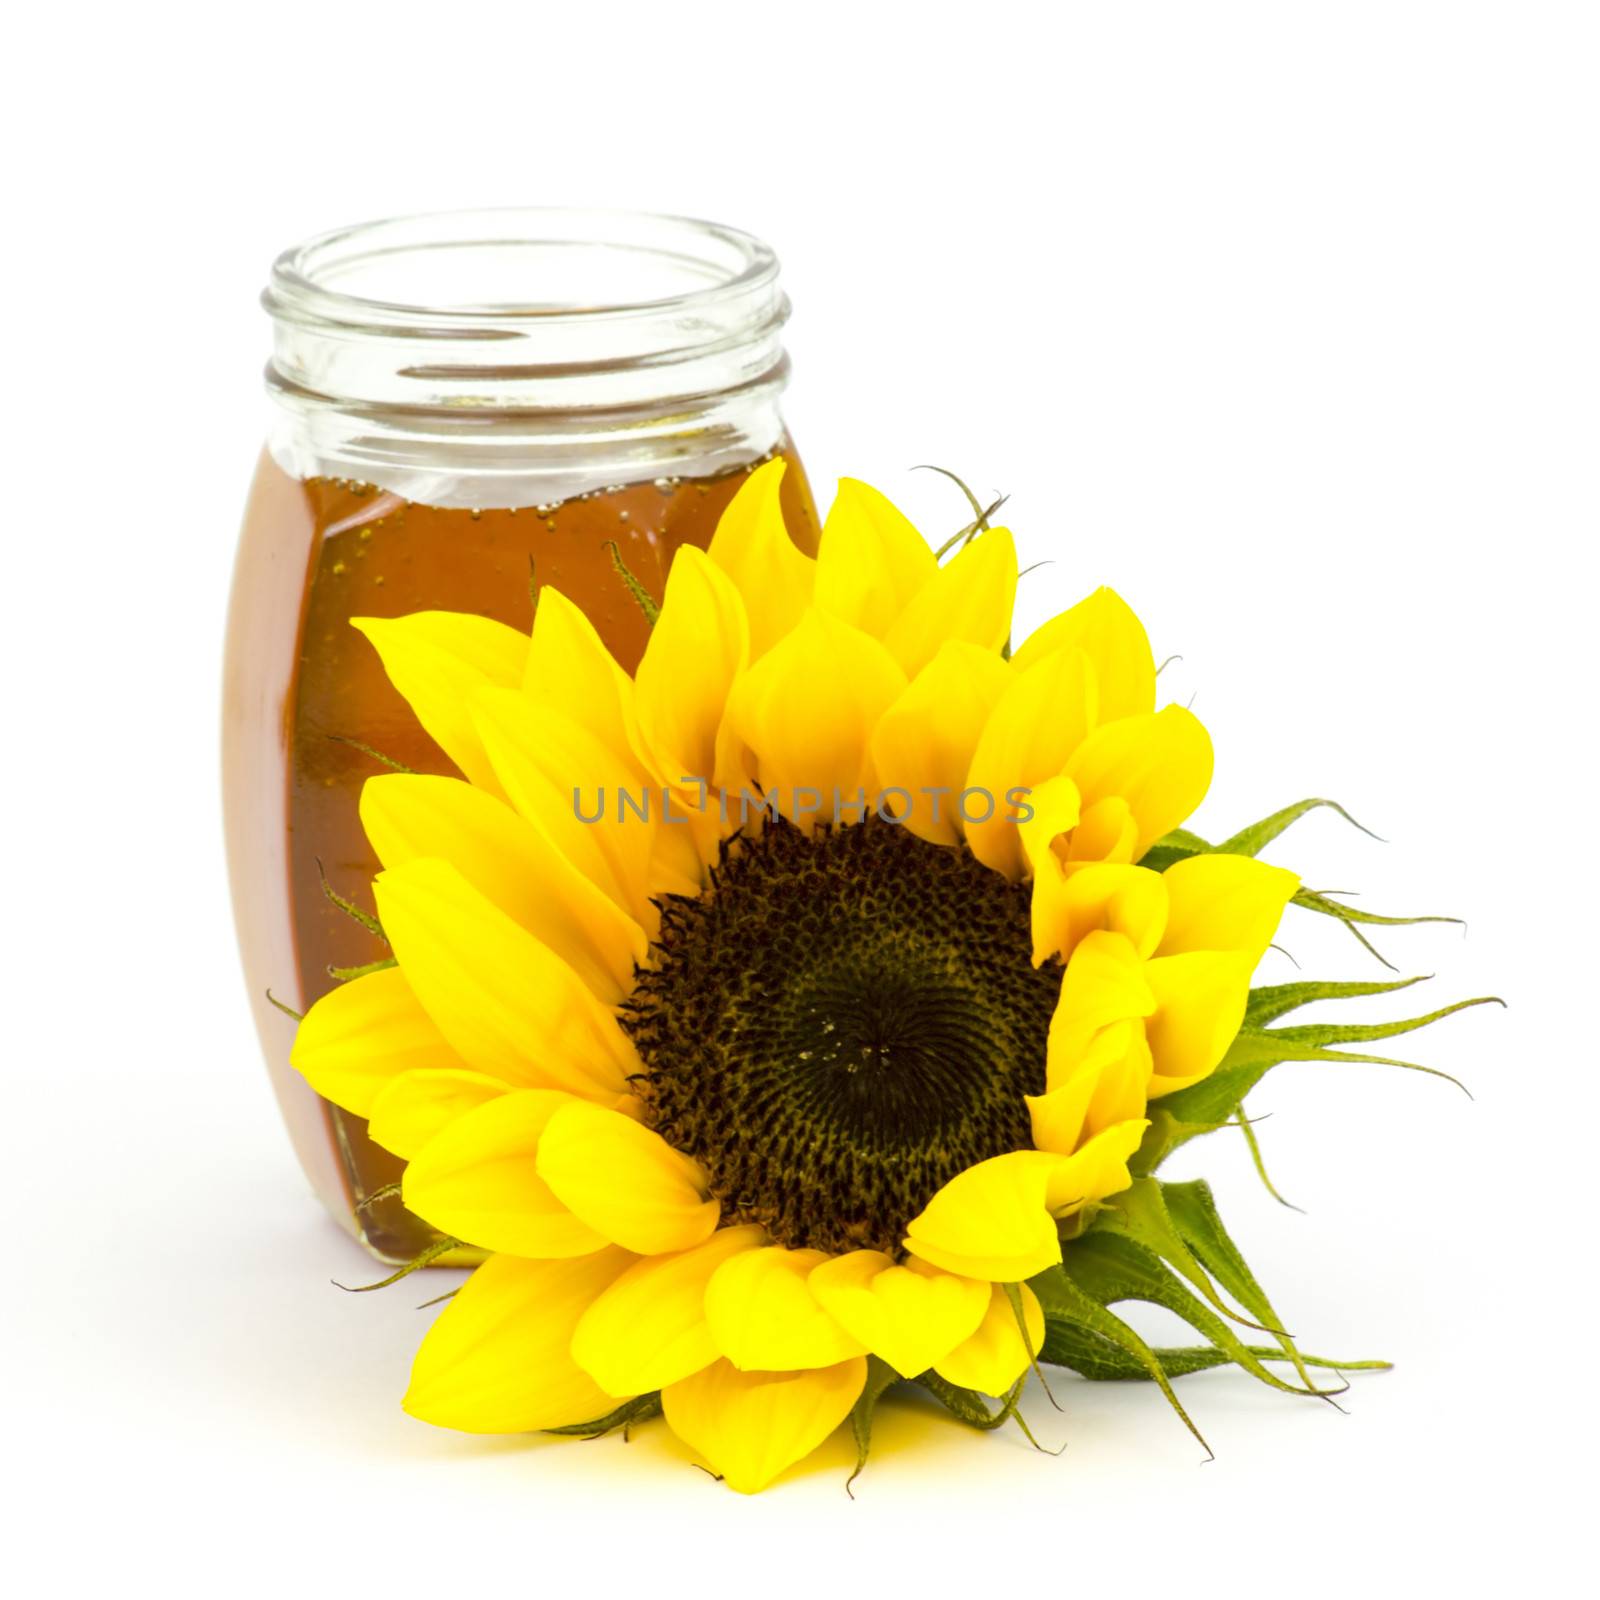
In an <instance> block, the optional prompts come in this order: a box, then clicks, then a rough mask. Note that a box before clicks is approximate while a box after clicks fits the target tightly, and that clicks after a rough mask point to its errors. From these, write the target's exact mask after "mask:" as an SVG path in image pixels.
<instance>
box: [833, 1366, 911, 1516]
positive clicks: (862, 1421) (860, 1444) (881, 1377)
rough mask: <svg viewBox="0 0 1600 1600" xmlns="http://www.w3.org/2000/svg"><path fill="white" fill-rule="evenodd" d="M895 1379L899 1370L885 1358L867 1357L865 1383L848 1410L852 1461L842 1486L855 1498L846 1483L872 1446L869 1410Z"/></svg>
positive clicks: (862, 1464)
mask: <svg viewBox="0 0 1600 1600" xmlns="http://www.w3.org/2000/svg"><path fill="white" fill-rule="evenodd" d="M899 1381H900V1374H899V1373H898V1372H896V1371H895V1370H894V1368H893V1367H891V1366H890V1365H889V1363H888V1362H887V1361H885V1360H883V1359H882V1358H881V1357H879V1356H871V1355H869V1356H868V1357H867V1382H866V1386H865V1387H864V1388H863V1389H862V1391H861V1394H860V1397H859V1398H858V1399H857V1401H856V1403H855V1405H854V1406H853V1407H852V1408H851V1410H850V1432H851V1433H852V1434H853V1435H854V1436H855V1441H856V1464H855V1467H854V1469H853V1470H852V1471H851V1473H850V1476H849V1477H848V1478H846V1479H845V1480H844V1489H845V1493H846V1494H848V1495H849V1496H850V1498H851V1499H852V1500H854V1499H855V1491H854V1490H853V1489H852V1488H851V1487H850V1486H851V1484H853V1483H854V1482H855V1481H856V1479H857V1478H859V1477H860V1476H861V1469H862V1468H863V1467H865V1466H866V1464H867V1453H868V1452H869V1451H870V1450H871V1448H872V1418H873V1414H874V1413H875V1412H876V1411H877V1409H878V1402H879V1400H881V1399H882V1398H883V1394H884V1391H885V1390H886V1389H888V1388H890V1387H891V1386H892V1385H894V1384H896V1383H898V1382H899Z"/></svg>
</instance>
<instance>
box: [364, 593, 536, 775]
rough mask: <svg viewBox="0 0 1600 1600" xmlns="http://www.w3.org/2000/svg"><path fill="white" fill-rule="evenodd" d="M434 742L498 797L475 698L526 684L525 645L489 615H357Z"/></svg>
mask: <svg viewBox="0 0 1600 1600" xmlns="http://www.w3.org/2000/svg"><path fill="white" fill-rule="evenodd" d="M350 625H351V626H352V627H353V628H359V629H360V630H361V632H362V633H364V634H365V635H366V636H367V638H368V639H369V640H370V641H371V643H372V646H373V648H374V649H375V650H376V651H377V652H378V656H379V658H380V659H381V660H382V662H383V670H384V671H385V672H386V673H387V674H388V677H389V681H390V683H392V684H393V685H394V686H395V688H396V689H398V690H399V691H400V693H401V694H402V695H403V696H404V697H405V699H406V701H407V703H408V704H409V705H410V707H411V709H412V711H413V713H415V715H416V719H417V721H418V722H420V723H421V724H422V726H423V727H424V728H425V729H426V730H427V732H428V734H429V735H430V736H431V737H432V739H433V741H434V743H435V744H437V745H438V746H439V748H440V749H441V750H443V751H444V753H445V754H446V755H447V756H449V758H450V759H451V760H452V761H453V762H455V764H456V765H457V766H458V767H459V768H460V769H461V770H462V772H464V773H465V774H466V775H467V777H468V778H470V779H471V780H472V782H474V783H476V784H478V785H479V786H480V787H482V788H486V789H489V790H491V791H492V792H494V793H496V794H498V793H499V792H500V790H499V785H498V783H497V782H496V781H495V775H494V771H493V769H492V768H491V767H490V765H489V761H488V758H487V757H486V756H485V754H484V750H483V741H482V740H481V739H480V738H479V737H478V732H477V729H476V728H475V727H474V726H473V722H472V714H471V710H470V707H471V703H472V697H473V695H474V694H475V693H476V692H477V691H478V690H479V689H483V688H488V687H491V686H497V687H500V688H509V687H511V686H512V685H514V684H518V683H520V682H521V681H522V670H523V667H524V666H525V665H526V663H527V659H528V640H527V636H526V635H525V634H521V633H518V632H517V630H516V629H515V628H508V627H507V626H506V625H505V624H504V623H503V622H495V621H493V620H492V619H491V618H489V617H476V616H471V615H468V614H466V613H463V612H455V611H416V612H413V613H412V614H411V615H410V616H406V617H354V618H352V619H351V624H350Z"/></svg>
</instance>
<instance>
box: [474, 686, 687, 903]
mask: <svg viewBox="0 0 1600 1600" xmlns="http://www.w3.org/2000/svg"><path fill="white" fill-rule="evenodd" d="M473 704H474V715H475V717H476V726H477V728H478V730H479V732H480V733H481V734H482V736H483V742H484V748H485V749H486V750H487V751H488V752H489V757H490V759H491V760H492V761H493V762H494V769H495V772H496V773H497V774H498V776H499V778H500V781H501V782H502V783H503V784H504V785H505V791H506V794H507V795H508V796H509V798H510V800H511V803H512V805H514V806H515V807H516V808H517V810H518V811H520V812H521V813H522V815H523V816H525V817H527V818H528V819H529V820H530V821H532V822H535V823H537V824H538V825H539V826H541V827H543V828H545V829H546V830H547V831H548V832H549V833H550V835H551V837H552V838H553V839H554V840H555V842H556V844H557V846H558V847H559V848H560V850H561V851H562V853H563V854H565V855H566V856H568V857H569V858H570V859H571V860H572V862H573V864H574V865H576V866H577V867H579V868H580V870H582V871H584V872H585V873H587V874H588V875H589V876H590V877H592V878H594V880H595V881H596V882H597V883H599V885H600V886H601V888H603V889H605V890H606V891H607V892H608V893H610V894H611V896H612V898H613V899H615V900H616V901H617V903H618V904H619V905H620V906H621V907H622V908H623V910H624V911H627V912H629V913H630V914H631V915H632V916H633V917H634V919H635V920H636V921H638V922H640V923H641V924H642V923H644V922H645V914H644V913H645V907H646V906H647V904H648V900H649V878H650V858H651V855H652V854H653V852H654V849H655V843H656V819H657V817H658V815H659V806H660V801H661V795H660V791H659V790H656V789H654V788H653V787H652V786H651V784H650V783H649V781H648V779H647V778H645V777H644V776H642V774H641V769H640V767H639V766H638V764H637V762H635V761H634V760H633V758H632V757H631V756H628V757H624V756H621V755H619V754H618V753H617V752H616V751H615V750H613V749H612V748H611V747H610V746H609V745H608V744H607V743H606V742H605V741H604V740H603V739H601V738H599V737H597V736H596V735H595V734H593V733H591V732H590V731H589V729H588V728H586V727H584V726H583V725H582V724H581V723H580V722H577V721H575V720H574V719H573V718H571V717H569V716H567V715H566V714H565V713H563V712H560V711H556V710H554V709H553V708H551V707H549V706H541V705H537V704H535V703H534V702H533V701H531V700H529V699H528V697H527V696H526V695H524V694H522V693H520V692H516V693H514V692H512V691H509V690H503V689H488V690H485V691H483V692H482V693H481V694H479V695H478V696H477V698H476V700H475V701H474V703H473ZM624 797H627V798H626V800H625V798H624ZM641 813H643V814H641ZM597 856H598V858H599V860H600V861H601V862H603V866H602V867H600V868H598V869H597V868H596V857H597Z"/></svg>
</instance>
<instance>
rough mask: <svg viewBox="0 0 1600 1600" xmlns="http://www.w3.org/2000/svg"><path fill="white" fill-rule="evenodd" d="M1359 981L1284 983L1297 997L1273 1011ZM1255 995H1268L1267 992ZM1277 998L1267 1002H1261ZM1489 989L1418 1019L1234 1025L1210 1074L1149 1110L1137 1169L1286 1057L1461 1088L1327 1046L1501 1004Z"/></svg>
mask: <svg viewBox="0 0 1600 1600" xmlns="http://www.w3.org/2000/svg"><path fill="white" fill-rule="evenodd" d="M1416 981H1417V980H1416V979H1407V980H1405V981H1404V982H1401V983H1397V984H1389V985H1376V986H1374V987H1376V988H1377V990H1378V992H1380V993H1381V992H1383V990H1385V989H1393V988H1405V987H1406V986H1407V985H1408V984H1409V983H1414V982H1416ZM1364 987H1366V986H1363V985H1360V984H1353V985H1343V984H1284V985H1282V986H1280V988H1281V991H1297V992H1298V993H1299V994H1300V995H1301V996H1303V998H1299V999H1295V998H1293V997H1292V996H1290V997H1287V998H1286V999H1285V1000H1284V1003H1283V1004H1282V1005H1281V1007H1280V1009H1279V1010H1278V1011H1276V1012H1274V1013H1273V1014H1274V1015H1282V1014H1283V1012H1285V1011H1289V1010H1292V1009H1293V1008H1294V1006H1296V1005H1304V1004H1308V1003H1309V1002H1310V1001H1312V1000H1317V999H1332V998H1337V997H1338V996H1339V995H1340V994H1341V993H1352V994H1353V993H1356V992H1359V991H1360V990H1362V989H1363V988H1364ZM1258 993H1260V994H1262V995H1266V996H1270V995H1273V993H1274V991H1272V990H1261V991H1258ZM1275 1003H1277V1002H1276V1001H1275V1000H1273V1001H1268V1002H1267V1005H1268V1006H1269V1007H1270V1006H1271V1005H1272V1004H1275ZM1504 1004H1505V1002H1504V1001H1503V1000H1501V999H1499V998H1498V997H1497V996H1495V995H1479V996H1477V997H1476V998H1474V999H1471V1000H1457V1001H1456V1002H1455V1004H1454V1005H1448V1006H1440V1007H1439V1008H1438V1009H1437V1010H1436V1011H1429V1012H1426V1013H1424V1014H1423V1015H1422V1016H1418V1017H1401V1018H1398V1019H1397V1020H1395V1021H1393V1022H1367V1023H1342V1022H1310V1023H1303V1024H1296V1025H1295V1026H1292V1027H1288V1028H1261V1027H1251V1026H1248V1025H1247V1026H1245V1027H1243V1028H1241V1029H1240V1030H1239V1033H1238V1034H1237V1036H1236V1037H1235V1038H1234V1041H1233V1043H1232V1044H1231V1045H1229V1046H1228V1053H1227V1054H1226V1055H1225V1056H1223V1058H1222V1061H1221V1062H1220V1063H1219V1065H1218V1066H1217V1069H1216V1071H1215V1072H1213V1073H1211V1074H1210V1075H1209V1076H1208V1077H1205V1078H1202V1079H1201V1080H1200V1081H1199V1082H1198V1083H1192V1084H1190V1085H1189V1087H1188V1088H1187V1089H1179V1090H1178V1091H1177V1093H1175V1094H1169V1095H1163V1096H1162V1097H1161V1099H1160V1100H1159V1101H1157V1102H1156V1103H1155V1105H1154V1106H1153V1107H1152V1108H1151V1109H1152V1116H1151V1127H1150V1130H1149V1131H1148V1132H1147V1133H1146V1135H1145V1142H1144V1144H1143V1145H1141V1146H1140V1150H1139V1154H1138V1156H1137V1157H1136V1170H1138V1171H1140V1172H1152V1171H1154V1170H1155V1167H1156V1166H1157V1165H1159V1163H1160V1162H1161V1161H1163V1160H1165V1159H1166V1157H1167V1156H1169V1155H1170V1154H1171V1153H1172V1152H1173V1151H1174V1150H1175V1149H1177V1147H1178V1146H1179V1145H1180V1144H1183V1143H1185V1142H1186V1141H1187V1140H1188V1139H1192V1138H1194V1137H1196V1135H1198V1134H1201V1133H1208V1132H1212V1131H1214V1130H1215V1129H1217V1128H1220V1127H1222V1126H1224V1125H1225V1124H1226V1123H1227V1122H1229V1121H1230V1120H1231V1119H1232V1118H1233V1117H1234V1116H1235V1115H1237V1114H1238V1111H1239V1106H1240V1104H1241V1102H1242V1101H1243V1100H1244V1097H1245V1096H1246V1095H1247V1094H1249V1092H1250V1091H1251V1090H1252V1089H1253V1088H1255V1086H1256V1085H1257V1084H1258V1083H1259V1082H1260V1081H1261V1080H1262V1078H1264V1077H1265V1076H1266V1075H1267V1073H1268V1072H1269V1071H1270V1070H1271V1069H1272V1068H1273V1067H1275V1066H1278V1065H1279V1064H1281V1063H1282V1062H1285V1061H1319V1062H1341V1063H1348V1062H1358V1063H1369V1064H1372V1065H1376V1066H1385V1067H1404V1068H1405V1069H1406V1070H1407V1071H1408V1072H1425V1073H1427V1074H1428V1075H1429V1076H1430V1077H1434V1078H1443V1079H1444V1080H1445V1081H1446V1082H1447V1083H1453V1084H1455V1085H1456V1087H1457V1088H1458V1089H1461V1090H1462V1092H1463V1093H1467V1090H1466V1089H1465V1087H1464V1085H1462V1084H1461V1082H1460V1081H1459V1080H1458V1079H1456V1078H1454V1077H1452V1076H1451V1075H1450V1074H1449V1073H1448V1072H1442V1071H1440V1069H1439V1068H1438V1067H1428V1066H1424V1065H1422V1064H1421V1063H1420V1062H1417V1061H1401V1060H1399V1059H1397V1058H1396V1057H1394V1056H1378V1055H1370V1054H1367V1053H1365V1052H1359V1051H1354V1050H1330V1049H1328V1048H1327V1046H1329V1045H1330V1044H1360V1043H1370V1042H1371V1041H1373V1040H1376V1039H1392V1038H1396V1037H1398V1036H1399V1035H1400V1034H1403V1033H1413V1032H1415V1031H1416V1030H1417V1029H1418V1028H1425V1027H1427V1026H1428V1024H1429V1023H1432V1022H1438V1021H1439V1020H1440V1019H1441V1018H1443V1017H1448V1016H1453V1015H1454V1014H1455V1013H1456V1012H1458V1011H1466V1010H1468V1009H1470V1008H1471V1007H1473V1006H1483V1005H1504Z"/></svg>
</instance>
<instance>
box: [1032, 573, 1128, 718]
mask: <svg viewBox="0 0 1600 1600" xmlns="http://www.w3.org/2000/svg"><path fill="white" fill-rule="evenodd" d="M1066 649H1078V650H1082V651H1083V652H1084V653H1085V654H1086V655H1087V656H1088V657H1089V659H1090V660H1091V661H1092V662H1093V663H1094V670H1095V679H1096V682H1097V683H1098V686H1099V691H1100V717H1101V720H1102V721H1105V722H1110V721H1112V720H1114V719H1115V718H1117V717H1135V716H1139V715H1141V714H1142V713H1144V712H1147V711H1153V710H1155V704H1156V663H1155V657H1154V656H1153V655H1152V654H1151V651H1150V639H1149V635H1147V634H1146V633H1145V631H1144V624H1143V623H1142V622H1140V620H1139V619H1138V617H1136V616H1135V615H1134V613H1133V611H1132V609H1131V608H1130V607H1129V605H1128V603H1127V601H1126V600H1124V599H1123V598H1122V596H1121V595H1119V594H1118V593H1117V591H1116V590H1115V589H1096V590H1095V591H1094V593H1093V594H1091V595H1090V596H1088V598H1087V599H1084V600H1080V601H1079V602H1078V603H1077V605H1075V606H1073V607H1072V608H1071V610H1069V611H1063V612H1062V613H1061V614H1060V616H1057V617H1052V618H1051V619H1050V620H1049V621H1048V622H1047V623H1045V624H1044V625H1043V626H1042V627H1040V628H1037V629H1035V630H1034V632H1032V633H1031V634H1029V635H1028V639H1027V643H1025V644H1024V645H1023V646H1022V647H1021V649H1019V650H1018V651H1017V652H1016V654H1015V655H1014V656H1013V657H1012V661H1013V663H1014V664H1015V665H1016V666H1017V667H1018V668H1019V669H1022V668H1027V667H1031V666H1032V665H1033V664H1034V663H1035V662H1036V661H1043V660H1044V658H1045V657H1046V656H1048V655H1052V654H1054V653H1055V652H1056V651H1057V650H1066Z"/></svg>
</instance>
